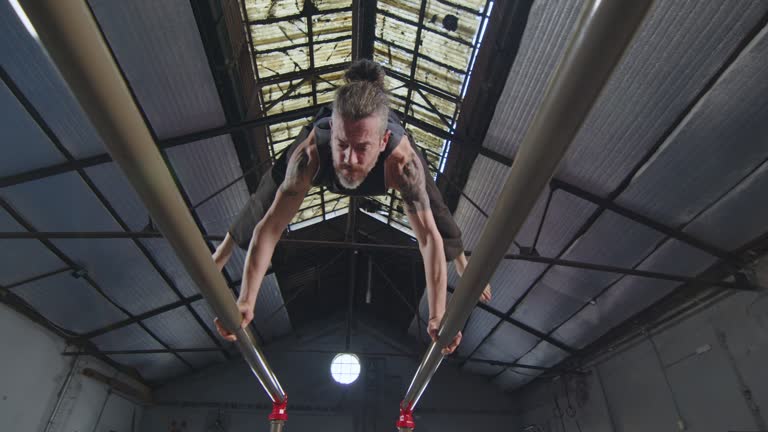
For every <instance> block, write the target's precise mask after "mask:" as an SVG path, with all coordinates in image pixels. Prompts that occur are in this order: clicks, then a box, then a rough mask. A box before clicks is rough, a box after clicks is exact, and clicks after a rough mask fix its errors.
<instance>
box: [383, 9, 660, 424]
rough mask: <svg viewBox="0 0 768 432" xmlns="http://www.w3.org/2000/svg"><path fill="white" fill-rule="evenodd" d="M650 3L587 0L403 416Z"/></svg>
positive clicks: (409, 393) (403, 405)
mask: <svg viewBox="0 0 768 432" xmlns="http://www.w3.org/2000/svg"><path fill="white" fill-rule="evenodd" d="M651 3H652V0H637V1H631V2H626V1H622V0H591V1H588V2H586V4H585V6H584V9H583V10H582V13H581V16H580V18H579V21H578V24H577V27H576V31H575V34H574V35H573V37H572V39H571V42H570V44H569V47H568V49H567V51H566V53H565V55H564V57H563V59H562V60H561V62H560V64H559V66H558V68H557V70H556V72H555V74H554V75H553V77H552V79H551V80H550V82H549V85H548V88H547V93H546V94H545V96H544V99H543V101H542V104H541V106H540V107H539V110H538V111H537V113H536V116H535V117H534V119H533V121H532V122H531V125H530V127H529V129H528V132H527V134H526V136H525V139H524V140H523V142H522V144H521V146H520V149H519V151H518V153H517V155H516V157H515V161H514V163H513V165H512V168H511V169H510V174H509V177H508V179H507V182H506V184H505V186H504V189H503V190H502V192H501V195H500V198H499V200H498V201H497V204H496V207H495V209H494V210H493V213H492V214H491V215H490V218H489V219H488V223H487V224H486V226H485V229H484V230H483V233H482V235H481V237H480V240H479V241H478V244H477V247H476V248H475V250H474V251H473V254H472V260H471V261H470V262H469V265H468V267H467V270H466V272H465V273H464V276H463V277H462V278H461V279H460V281H459V285H458V287H457V289H456V291H455V293H454V295H453V297H452V299H451V302H450V304H449V305H448V308H447V311H446V314H445V317H444V318H443V323H442V325H441V329H440V333H439V337H438V341H437V343H434V342H433V343H432V344H431V345H430V346H429V348H428V350H427V353H426V354H425V356H424V358H423V360H422V362H421V365H420V366H419V368H418V370H417V371H416V375H415V376H414V378H413V380H412V381H411V385H410V387H409V388H408V391H407V393H406V395H405V398H404V399H403V402H402V403H401V414H402V413H403V412H406V413H410V412H412V410H413V409H414V408H415V406H416V404H417V403H418V401H419V398H420V397H421V395H422V394H423V393H424V390H425V389H426V387H427V385H428V384H429V381H430V379H431V378H432V376H433V375H434V373H435V371H436V370H437V368H438V367H439V365H440V362H441V361H442V355H441V353H440V348H441V347H444V346H446V345H448V344H449V343H450V341H451V340H452V339H453V337H454V336H455V335H456V333H457V332H458V331H459V330H460V329H461V327H462V326H463V324H464V322H466V320H467V317H468V316H469V314H470V313H471V312H472V309H473V308H474V305H475V304H476V303H477V301H478V299H479V298H480V294H481V293H482V291H483V288H484V287H485V285H486V284H487V283H488V281H489V279H490V277H491V275H492V274H493V272H490V271H488V269H495V268H496V267H498V265H499V262H500V261H501V260H502V259H503V258H504V254H505V253H506V252H507V250H508V249H509V246H510V244H511V243H512V241H513V240H514V238H515V236H516V235H517V232H518V231H519V229H520V227H521V226H522V224H523V223H524V222H525V219H526V218H527V216H528V213H530V211H531V209H532V208H533V206H534V204H535V203H536V200H537V199H538V197H539V195H540V194H541V192H542V191H543V190H544V188H545V187H546V185H547V183H548V182H549V179H550V178H551V177H552V175H553V173H554V172H555V170H556V168H557V165H558V164H559V162H560V159H561V158H562V157H563V155H564V154H565V151H566V150H567V149H568V146H569V145H570V143H571V142H572V141H573V138H574V137H575V135H576V133H577V132H578V131H579V129H580V127H581V125H582V124H583V122H584V119H585V118H586V116H587V114H588V113H589V111H590V109H591V108H592V105H593V104H594V102H595V100H596V99H597V97H598V95H599V94H600V91H601V90H602V88H603V86H604V85H605V83H606V82H607V80H608V78H609V77H610V74H611V72H612V71H613V68H614V67H615V65H616V64H617V63H618V62H619V59H620V58H621V56H622V55H623V53H624V50H625V48H626V47H627V45H628V44H629V42H630V40H631V39H632V36H633V35H634V33H635V31H636V29H637V28H638V27H639V25H640V23H641V22H642V20H643V18H644V16H645V14H646V12H647V11H648V9H649V8H650V6H651ZM477 263H480V264H477ZM401 417H402V415H401ZM398 423H399V422H398ZM400 426H401V424H398V427H400Z"/></svg>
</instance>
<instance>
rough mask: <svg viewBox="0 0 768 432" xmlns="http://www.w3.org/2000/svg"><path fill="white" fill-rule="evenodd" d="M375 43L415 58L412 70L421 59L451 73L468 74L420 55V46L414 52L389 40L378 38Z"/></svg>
mask: <svg viewBox="0 0 768 432" xmlns="http://www.w3.org/2000/svg"><path fill="white" fill-rule="evenodd" d="M417 33H418V31H417ZM416 40H417V41H418V40H419V39H418V35H417V38H416ZM375 42H379V43H382V44H384V45H386V46H389V47H392V48H396V49H399V50H401V51H404V52H406V53H408V54H411V55H412V56H413V59H414V61H413V65H412V68H415V67H416V66H415V64H416V60H417V59H420V58H421V59H424V60H428V61H430V62H432V63H434V64H435V65H437V66H439V67H441V68H443V69H447V70H449V71H451V72H453V73H457V74H461V75H464V74H465V73H466V72H467V71H465V70H464V69H459V68H457V67H456V66H451V65H449V64H446V63H443V62H441V61H440V60H435V59H434V58H432V57H430V56H428V55H426V54H424V53H419V50H418V46H417V49H416V50H412V49H410V48H405V47H403V46H400V45H398V44H396V43H394V42H390V41H388V40H385V39H381V38H378V37H377V38H376V39H375ZM417 45H418V44H417ZM411 79H414V78H411Z"/></svg>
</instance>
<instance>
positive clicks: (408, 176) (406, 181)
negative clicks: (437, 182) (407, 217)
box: [398, 155, 429, 213]
mask: <svg viewBox="0 0 768 432" xmlns="http://www.w3.org/2000/svg"><path fill="white" fill-rule="evenodd" d="M398 186H399V188H400V194H401V195H402V196H403V203H405V208H406V210H407V211H408V212H409V213H416V212H417V211H420V210H426V209H428V208H429V197H428V196H427V185H426V182H425V180H424V169H423V168H422V166H421V164H420V163H419V159H418V156H417V155H413V157H411V160H409V161H408V162H406V164H405V165H404V166H403V169H402V172H401V173H400V178H399V181H398Z"/></svg>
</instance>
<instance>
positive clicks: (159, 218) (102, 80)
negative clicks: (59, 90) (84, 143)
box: [21, 0, 286, 402]
mask: <svg viewBox="0 0 768 432" xmlns="http://www.w3.org/2000/svg"><path fill="white" fill-rule="evenodd" d="M21 3H22V6H23V7H24V11H25V12H26V14H27V16H28V17H29V19H30V21H31V22H32V24H33V25H34V27H35V29H36V30H37V33H38V35H39V38H40V41H41V42H42V44H43V46H44V47H45V48H46V50H47V52H48V54H49V55H50V56H51V58H52V59H53V61H54V63H55V64H56V65H57V66H58V69H59V71H60V72H61V73H62V75H63V77H64V79H65V81H66V82H67V83H68V85H69V87H70V89H71V90H72V92H73V94H74V95H75V97H76V98H77V100H78V101H79V103H80V105H81V107H82V108H83V110H84V111H85V113H86V114H87V115H88V117H89V119H90V120H91V123H92V124H93V125H94V127H95V128H96V130H97V131H98V132H99V134H100V135H101V137H102V141H103V142H104V143H105V145H107V147H108V148H109V150H110V154H111V155H112V157H113V158H114V160H115V161H116V162H117V163H118V165H120V167H121V168H122V169H123V170H124V171H125V173H126V176H127V177H128V179H129V180H130V181H131V183H132V185H133V186H134V188H136V190H137V192H138V194H139V196H140V197H141V198H142V200H143V201H144V203H145V205H146V206H147V208H148V209H149V210H150V214H151V215H152V219H153V220H154V221H155V222H156V223H157V224H158V225H159V226H160V228H161V231H162V232H163V233H164V234H165V236H166V238H168V239H169V241H170V243H171V245H172V246H173V248H174V250H175V251H176V253H177V254H178V255H179V258H180V260H181V261H182V263H184V265H185V267H186V269H187V271H188V272H189V273H190V275H191V277H192V279H193V280H195V281H196V282H197V285H198V288H199V289H200V291H201V292H202V293H203V295H204V296H205V298H206V299H207V300H208V302H209V303H210V304H211V307H212V308H213V310H214V312H215V313H216V314H217V315H218V316H219V318H220V319H221V320H222V323H223V324H224V326H225V327H226V328H229V329H237V330H236V334H237V335H238V345H239V347H240V349H241V351H242V352H243V355H244V357H245V358H246V361H247V362H248V364H249V365H250V366H251V368H252V370H253V371H254V373H255V374H256V376H257V377H258V378H259V380H260V381H261V383H262V385H263V386H264V388H265V390H266V391H267V393H268V394H269V396H270V398H271V399H272V400H273V401H279V402H283V401H285V399H286V396H285V392H284V391H283V390H282V388H281V387H280V385H279V383H278V382H277V379H276V377H275V376H274V374H273V373H272V371H271V370H270V369H269V367H268V365H267V363H266V361H265V359H264V357H263V355H262V354H261V352H260V351H259V349H258V347H256V346H255V341H254V339H253V334H252V333H251V331H250V330H249V329H243V328H240V322H241V315H240V312H239V311H238V310H237V307H236V306H235V302H234V298H233V295H232V292H231V291H230V290H229V289H228V287H227V286H226V284H225V282H224V279H223V278H222V276H221V274H220V272H219V271H218V270H217V269H216V266H215V265H214V263H213V260H212V259H211V255H210V251H209V250H208V247H207V245H206V244H205V242H204V240H203V238H202V236H201V234H200V231H199V229H198V227H197V225H196V223H195V221H194V219H193V218H192V215H191V214H190V212H189V209H188V207H187V205H186V204H185V203H184V201H183V200H182V198H181V195H180V193H179V190H178V189H177V187H176V184H175V182H174V179H173V178H172V177H171V175H170V172H169V171H168V167H167V166H166V164H165V161H164V159H163V157H162V156H161V154H160V151H159V150H158V148H157V146H156V144H155V142H154V140H153V139H152V136H151V135H150V132H149V131H148V130H147V125H146V124H145V122H144V120H143V118H142V116H141V114H140V113H139V110H138V108H137V107H136V105H135V103H134V102H133V98H132V96H131V94H130V92H129V90H128V88H127V86H126V84H125V82H124V81H123V79H122V77H121V75H120V71H119V70H118V67H117V65H116V64H115V62H114V60H113V59H112V58H111V57H110V55H109V50H108V48H107V47H106V45H105V42H104V40H103V39H102V37H101V34H100V33H99V30H98V28H97V26H96V23H95V22H94V19H93V16H92V15H91V13H90V11H89V10H88V7H87V5H86V4H85V2H67V3H66V4H65V3H64V2H59V1H54V0H48V1H32V0H22V1H21Z"/></svg>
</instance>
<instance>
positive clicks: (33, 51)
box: [0, 1, 104, 157]
mask: <svg viewBox="0 0 768 432" xmlns="http://www.w3.org/2000/svg"><path fill="white" fill-rule="evenodd" d="M0 35H1V36H0V58H2V64H3V68H5V71H6V72H7V73H8V75H10V77H11V79H12V80H13V82H14V83H15V84H16V86H18V87H19V88H20V89H21V91H22V92H23V93H24V95H25V96H26V97H27V99H29V101H30V102H31V103H32V105H34V107H35V109H36V110H37V111H38V112H39V113H40V114H41V115H42V116H43V118H44V119H45V121H46V123H48V126H50V128H51V129H52V130H53V132H54V133H55V134H56V136H57V137H58V138H59V140H60V141H61V142H62V144H63V145H64V146H65V147H66V148H67V149H68V150H69V151H70V152H71V153H72V154H73V155H74V156H76V157H85V156H92V155H95V154H99V153H104V146H103V145H102V144H101V140H100V139H99V137H98V136H97V135H96V132H95V131H94V129H93V128H92V127H91V125H90V123H89V122H88V120H87V119H86V117H85V114H83V112H82V110H81V109H80V105H78V103H77V102H76V101H75V99H74V97H72V94H71V93H70V92H69V88H68V87H67V86H66V84H64V81H63V80H62V79H61V77H60V76H59V73H58V71H57V70H56V69H55V68H54V66H53V64H52V63H51V61H50V60H49V59H48V56H47V54H46V53H45V52H44V51H43V50H42V48H41V47H40V45H39V44H38V42H37V41H36V40H35V39H34V38H32V37H31V36H30V34H29V33H28V32H27V30H26V29H25V28H24V26H23V25H22V24H21V21H19V19H18V17H17V16H16V12H14V10H13V8H12V7H11V4H10V2H7V1H4V2H0ZM51 101H56V103H51Z"/></svg>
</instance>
